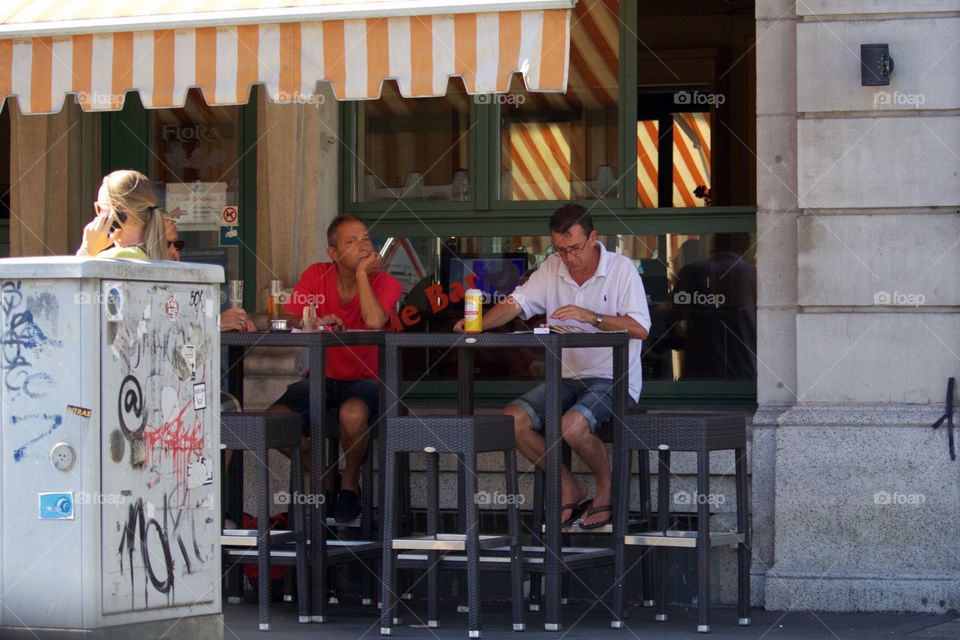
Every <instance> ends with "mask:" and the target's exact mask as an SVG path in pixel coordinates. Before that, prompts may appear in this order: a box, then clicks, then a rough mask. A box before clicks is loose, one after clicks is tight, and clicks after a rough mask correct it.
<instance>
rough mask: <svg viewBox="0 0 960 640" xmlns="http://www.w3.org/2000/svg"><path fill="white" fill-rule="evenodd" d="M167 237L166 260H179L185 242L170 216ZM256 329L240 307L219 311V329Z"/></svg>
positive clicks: (166, 220)
mask: <svg viewBox="0 0 960 640" xmlns="http://www.w3.org/2000/svg"><path fill="white" fill-rule="evenodd" d="M164 225H165V227H164V228H165V232H166V239H167V256H166V258H167V260H174V261H176V262H180V251H181V250H182V249H183V247H184V246H186V242H184V241H183V240H181V239H180V233H179V232H178V231H177V223H176V222H175V221H174V220H173V219H172V218H164ZM256 330H257V325H255V324H254V323H253V320H251V319H250V315H249V314H248V313H247V312H246V310H244V309H242V308H236V309H234V308H232V307H231V308H229V309H224V310H223V311H221V312H220V331H239V332H241V333H248V332H252V331H256Z"/></svg>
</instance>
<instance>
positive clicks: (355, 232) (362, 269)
mask: <svg viewBox="0 0 960 640" xmlns="http://www.w3.org/2000/svg"><path fill="white" fill-rule="evenodd" d="M327 245H328V247H327V255H328V256H329V257H330V260H331V261H330V262H317V263H315V264H312V265H310V266H309V267H308V268H307V270H306V271H304V272H303V274H302V275H301V276H300V281H299V282H297V284H296V285H295V286H294V288H293V295H292V296H291V298H290V302H288V303H287V304H286V305H284V307H283V310H284V311H285V312H286V313H289V314H292V315H294V316H296V317H302V315H303V309H304V307H307V306H313V307H314V308H315V309H316V311H317V317H318V318H319V319H320V321H321V322H322V323H324V324H336V325H338V326H339V328H340V329H384V328H386V327H388V326H389V325H390V314H392V313H395V312H396V308H397V302H399V300H400V295H401V293H402V291H401V287H400V282H399V281H398V280H397V279H396V278H394V277H393V276H391V275H390V274H388V273H384V272H383V271H380V254H378V253H377V252H376V251H374V250H373V245H372V244H371V242H370V235H369V234H368V233H367V225H366V224H364V222H363V220H361V219H360V218H357V217H355V216H351V215H340V216H337V217H336V218H335V219H334V220H333V222H331V223H330V226H329V227H328V228H327ZM326 368H327V371H326V374H327V403H328V405H329V406H331V407H336V406H339V408H340V444H341V446H342V447H343V461H344V468H343V471H342V472H341V473H342V475H341V481H342V484H341V490H340V493H339V494H338V495H337V498H336V505H335V507H334V518H335V519H336V521H337V522H350V521H351V520H354V519H355V518H357V517H358V516H359V515H360V494H359V481H360V465H361V463H362V462H363V457H364V454H365V452H366V450H367V441H368V436H367V430H368V425H369V422H370V417H371V416H375V415H376V414H377V412H378V411H379V407H378V400H379V391H378V388H377V373H378V372H377V347H373V346H370V347H332V348H330V349H328V350H327V363H326ZM271 411H293V412H296V413H299V414H300V415H302V416H303V421H304V425H309V423H310V419H309V418H310V416H309V413H310V387H309V383H308V381H307V380H300V381H298V382H295V383H293V384H292V385H290V386H289V387H287V391H286V393H284V394H283V396H281V397H280V399H279V400H277V402H276V403H275V404H274V405H273V407H271ZM368 490H370V489H368Z"/></svg>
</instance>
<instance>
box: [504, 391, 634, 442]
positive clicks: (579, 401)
mask: <svg viewBox="0 0 960 640" xmlns="http://www.w3.org/2000/svg"><path fill="white" fill-rule="evenodd" d="M510 404H514V405H517V406H518V407H520V408H521V409H523V410H524V411H526V412H527V415H528V416H530V420H532V421H533V428H534V429H535V430H537V431H543V421H544V419H545V416H546V413H547V388H546V385H543V384H541V385H539V386H537V387H534V388H533V389H531V390H530V391H528V392H527V393H525V394H523V395H522V396H520V397H519V398H517V399H516V400H514V401H513V402H511V403H510ZM636 404H637V403H636V402H634V400H633V398H628V399H627V405H628V407H635V406H636ZM560 407H561V409H560V410H561V412H563V413H566V412H567V411H569V410H571V409H573V410H574V411H576V412H577V413H579V414H580V415H582V416H583V417H584V418H586V419H587V422H588V423H589V424H590V431H591V432H593V433H596V432H597V428H598V427H599V426H600V425H601V424H603V423H604V422H607V421H608V420H610V418H612V417H613V380H610V379H609V378H564V379H563V384H562V385H561V387H560Z"/></svg>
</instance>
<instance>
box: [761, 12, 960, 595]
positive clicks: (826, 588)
mask: <svg viewBox="0 0 960 640" xmlns="http://www.w3.org/2000/svg"><path fill="white" fill-rule="evenodd" d="M763 4H764V5H768V4H769V5H770V6H771V7H772V6H774V5H779V4H781V3H780V2H770V3H763ZM947 5H949V6H947ZM958 8H960V5H958V4H957V3H956V2H946V3H943V2H940V3H938V2H931V1H924V0H914V1H912V2H898V1H895V0H874V1H872V2H864V1H863V0H829V1H828V0H810V1H808V2H804V3H797V7H796V11H797V14H798V17H797V18H796V19H795V20H794V19H792V18H791V19H790V22H791V26H790V27H789V29H788V31H789V33H790V34H791V37H792V34H794V33H795V34H796V41H795V42H796V45H795V49H794V50H793V51H791V49H790V47H789V46H783V47H782V49H781V48H780V45H783V44H784V43H782V42H779V43H777V47H776V48H777V49H778V51H779V54H778V55H777V56H774V57H773V58H771V59H765V56H764V55H763V54H762V53H761V52H760V51H758V55H757V60H758V74H757V75H758V79H757V85H758V96H759V97H758V103H759V104H761V105H763V104H764V102H765V99H764V97H763V95H764V94H765V93H768V92H770V91H771V89H772V90H774V91H775V92H777V93H786V92H787V89H786V88H785V87H784V88H783V89H782V90H781V89H779V88H778V87H780V85H779V84H768V82H767V81H766V80H765V78H768V77H770V74H767V73H765V72H761V69H763V68H764V67H766V68H767V69H768V70H769V69H770V68H771V67H773V66H775V67H776V69H777V70H780V69H781V67H782V68H783V70H782V72H783V73H788V71H787V70H786V69H787V67H794V65H795V69H796V87H795V88H796V112H797V113H796V116H795V119H794V118H790V117H786V116H785V117H784V119H783V122H782V123H780V124H779V126H775V127H774V126H772V127H770V128H769V129H765V128H764V127H765V123H764V120H765V118H767V117H769V118H771V119H772V118H775V117H776V116H773V115H770V116H767V115H766V114H767V113H768V111H767V110H761V109H758V112H762V113H764V114H765V115H764V116H759V117H758V120H759V122H758V136H757V137H758V140H760V141H764V139H768V140H767V144H770V143H771V141H772V140H780V139H783V142H782V143H780V145H781V146H782V148H783V149H785V150H787V153H786V154H785V155H784V158H785V159H786V160H785V161H786V162H787V163H788V166H794V167H796V171H795V177H796V201H797V205H796V207H797V208H798V209H799V216H797V215H796V213H794V214H792V216H791V217H796V224H795V226H794V227H793V228H792V229H791V230H789V231H788V230H787V229H785V228H781V225H780V224H776V216H775V215H774V212H775V211H777V209H778V208H779V207H781V206H783V207H784V210H786V209H788V208H789V207H788V206H785V205H782V203H781V202H780V201H779V200H778V199H777V197H776V196H775V194H777V193H781V192H782V190H781V189H779V188H776V186H775V185H774V186H773V187H772V188H771V185H770V184H769V183H768V182H767V183H765V181H764V179H763V178H762V177H761V176H762V173H763V171H762V169H759V168H758V200H759V202H760V207H761V208H760V212H759V213H758V228H759V234H760V237H761V240H760V247H761V249H762V251H761V259H760V268H759V269H758V272H759V277H760V297H761V303H760V309H761V316H760V320H761V321H760V328H761V330H760V345H759V347H758V349H759V355H760V359H761V360H763V362H764V363H765V365H766V366H765V365H761V367H759V369H760V373H759V381H758V386H759V395H760V398H759V400H760V412H759V413H758V418H759V420H758V421H759V422H762V423H764V424H765V426H764V427H763V429H766V430H770V431H772V432H773V433H775V446H774V448H773V449H772V450H771V451H770V452H769V453H772V454H773V455H774V460H775V469H774V474H773V481H774V482H773V491H774V505H775V512H774V514H773V530H774V537H773V547H772V550H773V559H774V564H773V567H772V569H770V570H769V571H768V572H767V577H766V584H765V599H766V602H765V604H766V607H767V608H769V609H782V610H787V609H817V610H834V611H867V610H898V611H930V612H939V613H942V612H944V611H946V610H947V609H950V608H957V607H958V605H960V554H958V553H957V551H956V549H957V533H956V532H957V531H958V530H960V509H958V505H960V483H958V478H960V463H958V462H951V461H950V459H949V456H948V453H947V445H946V434H945V433H944V430H940V431H938V432H934V431H932V430H931V429H930V424H931V423H932V422H933V421H934V420H935V419H936V417H937V416H938V415H940V414H941V413H942V412H943V399H944V390H945V388H946V381H947V378H948V377H949V376H956V375H957V373H958V368H960V367H958V363H960V355H958V354H960V315H958V314H957V307H958V305H960V279H958V277H957V274H958V272H960V217H958V215H957V210H958V204H960V180H958V179H957V172H958V167H960V156H958V153H960V116H958V115H957V110H958V109H960V85H958V83H957V82H956V81H955V80H956V78H958V77H960V60H958V59H957V57H956V56H952V55H949V53H947V52H948V51H949V50H950V49H951V48H952V47H954V46H955V44H956V41H957V37H958V36H960V18H958V17H956V10H957V9H958ZM950 11H952V13H950ZM759 12H760V10H759V8H758V13H759ZM936 12H944V13H943V16H942V17H941V16H936V15H935V14H936ZM772 28H774V29H776V28H784V29H786V27H772ZM761 34H762V29H761V28H759V27H758V37H757V39H758V43H759V42H760V41H761V40H762V35H761ZM866 43H888V44H889V45H890V52H891V55H892V56H893V57H894V58H895V60H896V69H895V71H894V73H893V76H892V78H891V83H890V86H887V87H862V86H861V85H860V45H861V44H866ZM758 48H759V47H758ZM791 120H792V122H791ZM794 131H795V132H796V136H795V138H794V135H793V132H794ZM794 140H795V141H796V146H795V147H794V146H793V144H794ZM793 149H796V152H795V154H794V153H793ZM760 153H761V162H766V161H767V159H766V158H765V157H763V155H764V154H763V152H762V150H761V152H760ZM791 173H794V172H792V171H791ZM787 200H789V198H787ZM768 202H772V205H771V204H768ZM771 238H775V239H774V240H773V241H772V242H771V241H770V239H771ZM765 245H766V246H765ZM794 258H795V259H796V263H795V266H794V265H793V264H790V261H792V260H793V259H794ZM794 295H795V296H796V297H795V298H794V297H793V296H794ZM792 305H795V308H793V309H790V307H791V306H792ZM791 316H793V317H795V324H794V325H793V326H791V323H792V319H791ZM791 338H792V339H791ZM791 361H792V362H794V363H795V369H793V371H791V373H792V376H793V377H791V376H790V375H787V374H786V373H783V374H782V375H781V373H780V371H783V372H786V371H788V370H790V368H791V367H790V362H791ZM781 384H782V386H781ZM783 404H789V405H790V406H789V408H787V410H786V411H782V409H783V408H784V407H783ZM754 437H755V458H754V459H755V460H757V459H758V458H760V455H758V453H759V452H758V451H757V449H758V448H757V443H756V437H757V436H756V434H755V436H754ZM757 475H758V474H757V472H756V469H755V476H754V477H755V478H756V477H757ZM767 491H769V488H765V487H764V485H763V484H762V483H761V484H760V492H758V493H759V494H760V496H761V497H764V496H766V495H767ZM762 508H763V505H760V509H762ZM762 515H763V516H765V515H768V514H766V513H763V514H762ZM761 517H762V516H761ZM765 524H766V522H765V521H764V520H761V519H759V518H758V520H757V521H756V522H755V527H756V528H760V527H762V526H764V525H765ZM758 543H759V541H758ZM757 550H758V553H759V554H760V555H762V554H763V553H765V552H766V551H768V550H769V549H768V548H767V547H765V546H763V545H762V544H758V547H757ZM755 562H756V556H755Z"/></svg>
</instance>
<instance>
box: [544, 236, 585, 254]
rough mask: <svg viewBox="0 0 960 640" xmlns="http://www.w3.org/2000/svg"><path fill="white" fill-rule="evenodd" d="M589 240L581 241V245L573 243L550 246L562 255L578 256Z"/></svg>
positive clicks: (554, 251)
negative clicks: (563, 245) (566, 245)
mask: <svg viewBox="0 0 960 640" xmlns="http://www.w3.org/2000/svg"><path fill="white" fill-rule="evenodd" d="M586 246H587V240H584V241H583V242H582V243H580V245H579V246H577V245H573V246H572V247H558V246H557V245H553V246H551V247H550V248H551V249H552V250H553V253H559V254H560V256H561V257H563V256H578V255H580V253H581V252H582V251H583V250H584V249H585V248H586Z"/></svg>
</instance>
